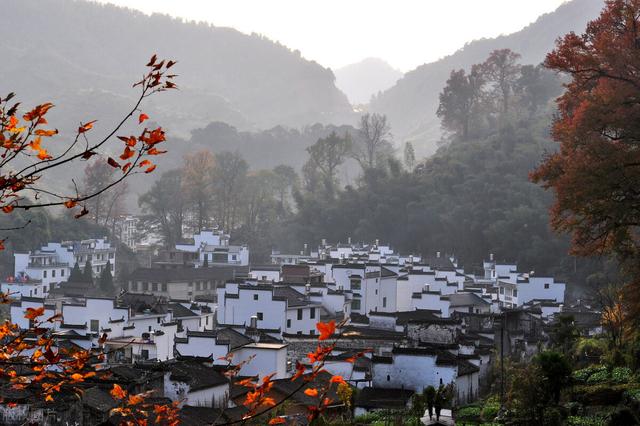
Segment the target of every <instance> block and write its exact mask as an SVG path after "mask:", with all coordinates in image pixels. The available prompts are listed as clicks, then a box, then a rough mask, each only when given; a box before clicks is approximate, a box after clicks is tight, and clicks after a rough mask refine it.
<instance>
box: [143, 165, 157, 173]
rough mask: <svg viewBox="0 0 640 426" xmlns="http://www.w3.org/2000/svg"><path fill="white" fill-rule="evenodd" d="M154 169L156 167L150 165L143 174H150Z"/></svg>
mask: <svg viewBox="0 0 640 426" xmlns="http://www.w3.org/2000/svg"><path fill="white" fill-rule="evenodd" d="M155 169H156V165H155V164H152V165H150V166H149V167H147V169H146V170H145V171H144V172H145V173H151V172H152V171H154V170H155Z"/></svg>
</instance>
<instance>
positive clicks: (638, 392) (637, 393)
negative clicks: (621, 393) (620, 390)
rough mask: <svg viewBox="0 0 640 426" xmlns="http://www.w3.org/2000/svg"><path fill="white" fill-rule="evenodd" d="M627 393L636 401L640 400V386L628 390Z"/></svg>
mask: <svg viewBox="0 0 640 426" xmlns="http://www.w3.org/2000/svg"><path fill="white" fill-rule="evenodd" d="M626 395H627V396H628V397H629V398H631V399H633V400H635V401H638V402H640V388H635V389H629V390H628V391H627V392H626Z"/></svg>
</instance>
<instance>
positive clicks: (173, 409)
mask: <svg viewBox="0 0 640 426" xmlns="http://www.w3.org/2000/svg"><path fill="white" fill-rule="evenodd" d="M110 394H111V397H113V398H114V399H115V400H116V401H119V405H118V406H117V407H116V408H113V409H112V410H111V414H112V415H119V416H121V417H122V421H121V424H122V425H123V426H147V424H148V422H149V419H151V420H153V424H156V425H166V426H177V425H178V424H180V419H179V417H178V414H179V411H180V408H179V404H180V403H179V401H175V402H174V403H172V404H171V405H166V404H163V405H159V404H150V403H148V402H146V401H147V399H148V398H149V397H150V396H151V394H152V392H144V393H138V394H131V393H129V392H127V391H126V390H124V389H122V387H121V386H120V385H118V384H114V385H113V389H111V391H110Z"/></svg>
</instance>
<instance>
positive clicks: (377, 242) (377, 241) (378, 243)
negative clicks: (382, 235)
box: [376, 238, 380, 248]
mask: <svg viewBox="0 0 640 426" xmlns="http://www.w3.org/2000/svg"><path fill="white" fill-rule="evenodd" d="M378 245H380V240H379V239H377V238H376V248H377V247H378Z"/></svg>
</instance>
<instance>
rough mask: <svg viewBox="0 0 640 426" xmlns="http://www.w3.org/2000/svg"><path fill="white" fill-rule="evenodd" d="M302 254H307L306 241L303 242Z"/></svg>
mask: <svg viewBox="0 0 640 426" xmlns="http://www.w3.org/2000/svg"><path fill="white" fill-rule="evenodd" d="M304 254H307V243H304Z"/></svg>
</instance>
